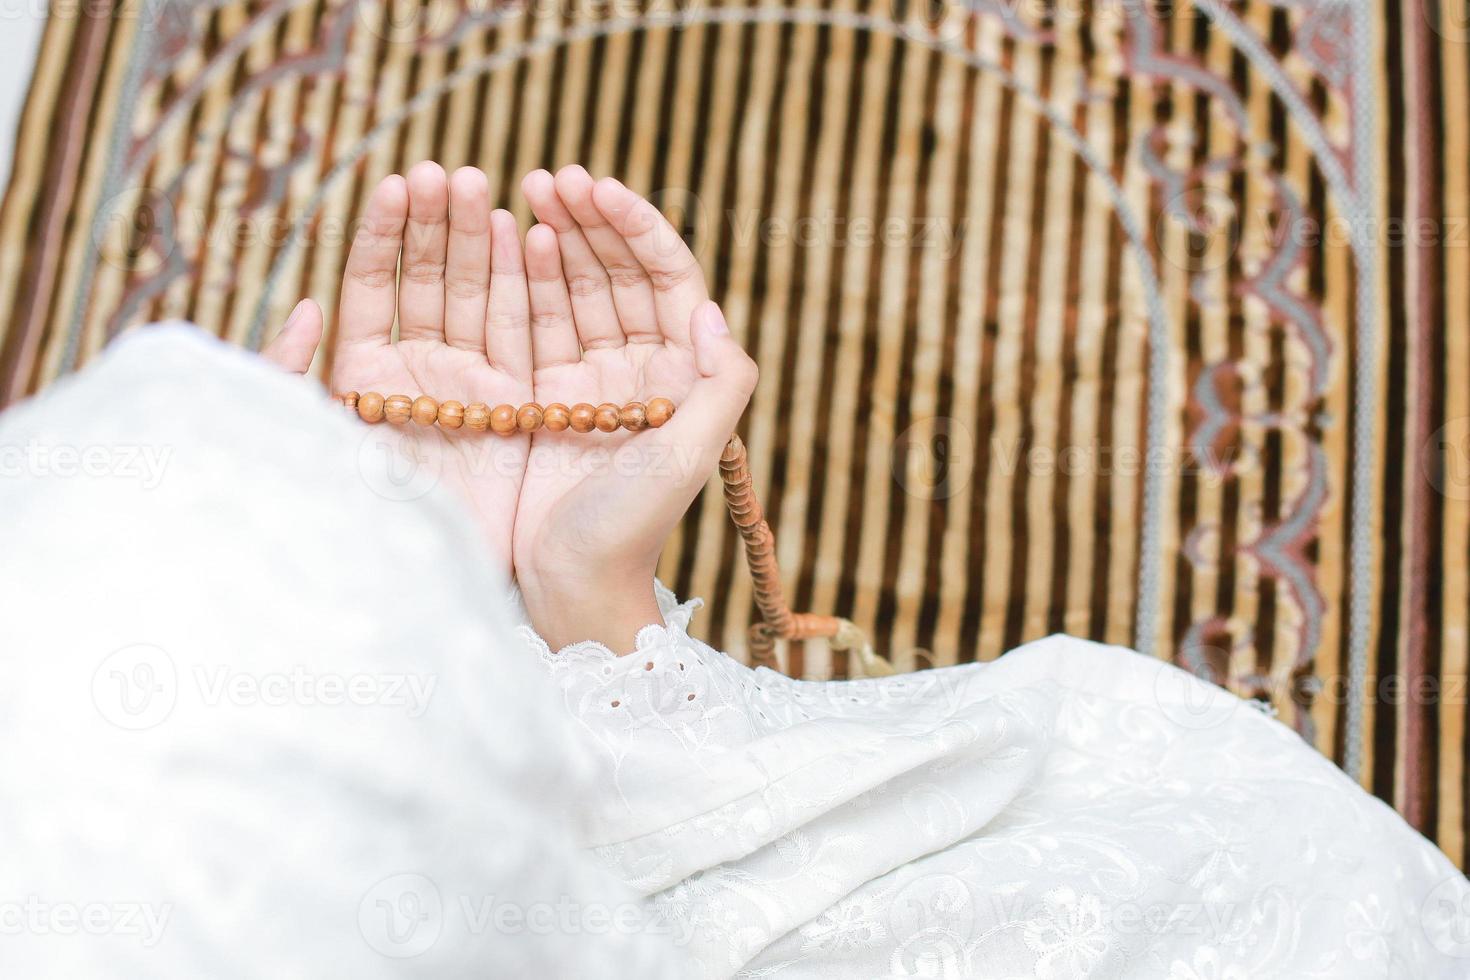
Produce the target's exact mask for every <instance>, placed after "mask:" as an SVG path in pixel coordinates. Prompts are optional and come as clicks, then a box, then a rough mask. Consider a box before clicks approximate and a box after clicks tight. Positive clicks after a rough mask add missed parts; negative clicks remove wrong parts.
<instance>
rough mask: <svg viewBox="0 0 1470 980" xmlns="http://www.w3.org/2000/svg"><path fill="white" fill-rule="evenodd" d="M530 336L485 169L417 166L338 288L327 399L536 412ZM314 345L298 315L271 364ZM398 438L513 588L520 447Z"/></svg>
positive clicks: (381, 209) (374, 202)
mask: <svg viewBox="0 0 1470 980" xmlns="http://www.w3.org/2000/svg"><path fill="white" fill-rule="evenodd" d="M400 256H401V259H402V268H401V272H400ZM395 317H396V319H397V321H398V325H399V336H398V340H397V341H396V342H395V341H393V340H392V330H393V323H394V320H395ZM529 327H530V307H529V301H528V297H527V294H526V279H525V267H524V262H523V253H522V251H521V243H520V235H519V232H518V229H517V228H516V224H515V219H514V218H513V217H512V216H511V214H510V213H509V212H507V211H494V212H492V211H491V210H490V188H489V182H488V181H487V180H486V178H485V175H484V174H483V173H481V172H480V171H478V170H474V169H471V168H465V169H462V170H458V171H455V173H454V176H453V177H449V178H446V177H445V174H444V170H443V169H442V168H441V167H440V166H439V165H438V164H435V163H421V164H418V165H417V166H415V167H414V168H413V169H412V170H410V171H409V172H408V178H407V179H406V180H405V179H404V178H403V177H398V176H393V177H389V178H387V179H386V180H384V181H383V182H382V183H380V184H379V185H378V186H377V189H376V190H374V191H373V195H372V198H371V199H370V200H369V202H368V206H367V212H366V214H365V215H364V216H363V220H362V223H361V225H360V227H359V229H358V232H357V235H356V238H355V239H354V241H353V243H352V251H351V253H350V254H349V255H348V259H347V269H346V274H345V277H344V279H343V283H342V300H341V307H340V316H339V327H338V331H337V341H336V344H337V346H336V353H335V357H334V359H333V364H332V378H331V384H330V388H331V391H332V392H333V393H334V394H337V393H343V392H348V391H357V392H367V391H376V392H378V393H379V394H382V395H393V394H401V395H409V396H418V395H428V396H430V397H431V398H434V399H435V400H438V401H445V400H451V399H452V400H455V401H460V402H463V403H464V404H466V405H469V404H471V403H473V402H484V403H485V404H486V405H488V406H490V407H492V408H493V407H495V406H496V405H499V404H510V405H516V406H519V405H521V404H523V403H525V402H528V401H530V400H531V340H530V329H529ZM320 335H321V312H320V310H318V309H317V308H316V304H314V303H310V302H306V303H303V304H302V305H301V306H298V307H297V309H296V311H295V312H293V313H292V318H291V320H290V321H288V322H287V326H286V328H285V329H283V330H282V331H281V334H280V335H279V336H278V337H277V338H276V339H275V340H274V341H273V342H272V344H271V345H270V347H268V348H267V349H266V352H265V353H266V356H267V357H269V358H270V359H271V360H273V361H275V362H276V363H278V364H281V366H283V367H285V368H287V369H288V370H301V371H304V370H305V369H306V367H307V366H308V365H309V364H310V362H311V354H312V352H314V351H315V348H316V343H317V339H318V338H319V337H320ZM382 428H384V429H387V427H386V426H384V427H382ZM393 430H394V431H396V432H397V434H398V435H399V436H401V437H402V438H403V439H404V440H405V445H404V447H402V448H403V450H404V451H405V452H407V453H411V454H412V456H413V458H414V459H415V460H416V461H417V463H416V465H420V466H427V467H429V468H430V470H429V472H431V473H433V474H434V475H435V478H436V479H437V480H438V482H439V483H441V484H444V485H448V486H450V487H452V488H453V489H456V490H458V491H460V492H461V493H462V495H463V496H464V497H465V499H466V500H467V501H468V502H469V504H470V505H471V507H472V508H473V510H474V513H475V515H476V517H477V518H478V519H479V522H480V524H481V526H482V527H483V528H484V531H485V535H486V540H487V542H488V544H489V546H490V547H491V549H492V550H493V552H494V554H495V555H496V557H497V559H498V560H499V561H500V563H501V564H502V566H503V568H504V570H505V573H506V576H507V577H509V576H510V574H511V551H510V543H511V533H512V528H513V526H514V523H515V512H516V502H517V498H518V497H519V495H520V490H521V480H522V477H523V476H524V473H525V465H526V456H527V453H528V452H529V451H530V440H529V438H528V437H526V436H519V435H517V436H512V437H503V436H497V435H492V434H489V433H486V432H473V431H469V430H466V429H458V430H446V429H443V428H441V427H440V426H437V425H428V426H422V427H421V426H418V425H415V424H413V423H407V424H405V425H403V426H394V427H393Z"/></svg>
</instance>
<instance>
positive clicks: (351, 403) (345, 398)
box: [339, 391, 357, 412]
mask: <svg viewBox="0 0 1470 980" xmlns="http://www.w3.org/2000/svg"><path fill="white" fill-rule="evenodd" d="M339 400H340V401H341V402H342V404H343V405H345V406H347V407H348V408H350V409H352V410H353V411H354V412H355V411H357V392H355V391H349V392H348V393H347V394H345V395H342V396H340V398H339Z"/></svg>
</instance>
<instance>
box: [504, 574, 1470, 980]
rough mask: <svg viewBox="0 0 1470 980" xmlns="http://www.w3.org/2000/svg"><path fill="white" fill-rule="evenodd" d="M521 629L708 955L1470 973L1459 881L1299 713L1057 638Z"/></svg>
mask: <svg viewBox="0 0 1470 980" xmlns="http://www.w3.org/2000/svg"><path fill="white" fill-rule="evenodd" d="M660 603H661V605H662V606H663V609H664V614H665V618H666V625H665V626H650V627H647V628H645V629H644V630H643V631H642V632H641V633H640V635H639V638H638V647H637V650H636V652H635V653H633V654H632V655H629V656H625V657H617V656H614V655H613V654H612V653H611V652H609V651H608V650H607V649H605V648H603V647H600V646H597V645H593V644H579V645H577V646H574V647H570V648H567V649H565V650H562V651H560V652H558V653H552V652H551V651H549V650H548V649H547V647H546V644H545V643H543V642H541V641H540V640H539V638H537V637H536V635H535V634H534V632H532V631H531V630H530V628H529V627H523V628H522V634H523V636H524V637H525V638H526V640H527V642H528V643H529V644H530V645H531V646H532V648H533V649H534V650H535V652H536V653H537V654H538V655H539V657H540V659H541V660H542V662H543V663H545V664H546V665H547V667H548V669H549V671H550V673H551V676H552V678H553V679H554V680H555V682H556V684H557V686H558V687H559V688H560V690H561V693H562V698H563V700H564V702H565V704H566V707H567V709H568V711H569V712H570V714H571V716H572V718H573V719H574V720H575V724H576V726H577V728H578V729H579V730H580V732H581V733H582V735H583V737H584V738H585V740H586V742H587V744H588V746H589V753H588V754H589V755H590V756H591V757H592V758H593V759H594V760H595V762H596V763H597V765H598V766H599V767H600V769H601V779H600V780H599V781H598V786H599V789H598V792H597V794H596V796H595V797H594V798H593V799H592V800H591V801H590V802H589V807H590V816H591V823H590V827H589V830H588V838H587V841H586V843H587V844H588V845H589V846H590V847H592V848H593V850H594V851H595V853H596V854H598V855H599V857H600V858H601V859H602V860H603V861H604V862H605V863H606V865H607V866H608V867H610V868H611V869H613V870H614V871H615V872H616V873H617V874H618V875H619V876H620V877H622V878H623V880H625V881H626V882H628V883H629V884H630V885H632V886H633V887H635V888H636V889H638V890H639V891H640V892H642V893H643V894H644V895H646V896H648V897H649V899H648V900H649V902H650V903H651V905H652V906H653V907H654V908H655V909H657V910H658V912H659V913H660V914H661V915H663V916H666V917H667V918H668V920H669V922H670V923H671V925H672V932H673V934H674V935H675V937H676V938H678V939H679V940H681V941H684V942H686V943H687V944H688V946H689V948H690V949H691V950H692V951H693V952H694V953H695V957H694V958H695V959H696V960H697V961H698V962H699V963H700V964H701V965H702V968H703V971H704V974H703V975H704V976H706V977H711V978H723V977H732V976H738V977H768V976H779V977H782V978H878V977H944V978H984V980H1020V978H1026V980H1071V978H1091V980H1102V978H1110V980H1111V978H1148V980H1155V978H1161V980H1263V978H1280V980H1305V978H1317V977H1320V978H1331V980H1354V978H1369V977H1373V978H1382V977H1392V978H1399V977H1403V978H1413V980H1432V978H1445V980H1448V978H1464V977H1466V976H1470V889H1467V885H1466V880H1465V878H1464V876H1463V875H1461V874H1460V873H1459V872H1458V871H1457V870H1456V869H1455V868H1454V867H1453V866H1452V865H1451V863H1450V862H1449V860H1448V859H1447V858H1445V856H1444V855H1443V854H1442V853H1440V852H1439V851H1438V850H1437V849H1436V848H1435V847H1433V846H1432V845H1431V844H1430V843H1428V842H1427V841H1425V840H1424V839H1423V838H1422V837H1421V836H1419V835H1418V834H1416V833H1415V832H1414V831H1413V830H1411V829H1410V828H1409V827H1408V826H1407V825H1406V824H1404V822H1403V821H1402V820H1401V819H1400V818H1399V817H1398V816H1397V814H1395V813H1394V812H1393V811H1392V810H1391V809H1390V808H1389V807H1387V806H1385V805H1384V804H1383V803H1382V802H1380V801H1379V800H1377V799H1375V798H1373V797H1371V796H1369V795H1368V794H1366V793H1365V792H1363V791H1362V790H1361V789H1360V788H1359V787H1357V786H1356V785H1355V784H1353V783H1352V782H1351V781H1350V780H1348V779H1347V778H1346V777H1345V776H1344V775H1343V773H1342V772H1341V771H1340V770H1338V769H1337V768H1336V767H1335V766H1333V765H1332V764H1331V763H1330V762H1329V761H1327V760H1326V759H1324V758H1323V757H1321V756H1320V755H1318V754H1317V753H1316V752H1315V751H1314V750H1312V749H1311V748H1310V747H1309V746H1307V745H1306V744H1304V743H1303V742H1302V741H1301V740H1300V739H1299V738H1298V737H1297V736H1296V735H1295V734H1294V733H1292V732H1291V731H1290V730H1288V729H1287V728H1285V727H1284V726H1282V725H1280V724H1279V723H1278V722H1276V721H1275V720H1273V719H1271V718H1269V717H1267V716H1266V715H1265V714H1263V713H1262V712H1260V711H1257V710H1254V709H1253V708H1252V707H1250V706H1249V705H1248V703H1247V702H1244V701H1241V700H1239V699H1237V698H1235V697H1233V696H1232V695H1229V694H1228V693H1226V692H1224V691H1222V690H1220V689H1218V688H1215V687H1213V686H1210V685H1207V684H1205V683H1203V682H1201V681H1198V680H1196V679H1195V678H1193V677H1191V676H1189V675H1188V674H1186V673H1184V672H1182V671H1180V670H1177V669H1175V668H1173V667H1171V666H1169V665H1167V664H1164V663H1161V662H1158V661H1155V660H1151V659H1148V658H1145V657H1142V656H1139V655H1138V654H1136V653H1134V652H1132V651H1129V650H1124V649H1120V648H1114V647H1107V646H1101V645H1098V644H1094V643H1089V642H1085V641H1081V640H1076V639H1072V638H1068V637H1064V636H1054V637H1050V638H1048V639H1045V640H1041V641H1038V642H1035V643H1030V644H1027V645H1026V646H1024V647H1021V648H1020V649H1018V650H1015V651H1013V652H1012V653H1010V654H1008V655H1007V656H1005V657H1003V658H1001V659H1000V660H998V661H996V662H994V663H988V664H981V665H967V666H963V667H952V668H947V669H942V670H933V671H928V672H924V673H919V674H911V675H906V676H898V677H892V678H881V679H871V680H860V681H850V682H827V683H820V682H802V681H795V680H791V679H788V678H786V677H784V676H782V675H780V674H777V673H775V672H772V671H770V670H766V669H764V668H762V669H758V670H752V669H749V668H747V667H745V666H743V665H741V664H739V663H737V662H736V661H734V660H732V659H731V658H729V657H728V656H726V655H725V654H723V653H720V652H718V651H716V650H713V649H711V648H710V647H708V646H706V645H705V644H703V643H701V642H699V641H697V640H694V639H692V638H690V636H689V635H688V632H687V628H688V625H689V620H690V617H691V616H692V615H693V613H694V611H695V610H696V609H697V608H698V607H699V602H698V601H697V600H696V601H693V602H688V603H684V604H682V605H680V604H677V603H676V602H675V601H674V599H673V597H672V595H670V594H669V593H668V592H667V591H666V590H663V589H662V587H661V586H660Z"/></svg>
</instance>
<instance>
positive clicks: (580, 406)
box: [572, 402, 597, 432]
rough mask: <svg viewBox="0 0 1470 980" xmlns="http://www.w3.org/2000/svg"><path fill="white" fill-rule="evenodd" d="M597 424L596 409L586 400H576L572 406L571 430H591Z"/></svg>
mask: <svg viewBox="0 0 1470 980" xmlns="http://www.w3.org/2000/svg"><path fill="white" fill-rule="evenodd" d="M596 424H597V409H595V408H593V407H592V406H591V405H589V404H587V403H586V402H577V404H575V405H573V406H572V431H573V432H591V431H592V429H593V427H594V426H595V425H596Z"/></svg>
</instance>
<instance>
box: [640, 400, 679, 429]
mask: <svg viewBox="0 0 1470 980" xmlns="http://www.w3.org/2000/svg"><path fill="white" fill-rule="evenodd" d="M645 417H646V418H647V421H648V424H649V425H650V426H652V427H653V428H655V429H657V428H658V427H659V426H661V425H663V424H664V423H665V422H667V421H668V420H669V419H671V418H673V417H674V403H673V402H671V401H669V400H668V399H667V398H650V399H649V400H648V407H647V409H646V410H645Z"/></svg>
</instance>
